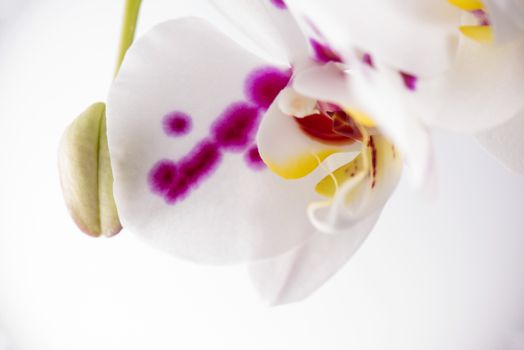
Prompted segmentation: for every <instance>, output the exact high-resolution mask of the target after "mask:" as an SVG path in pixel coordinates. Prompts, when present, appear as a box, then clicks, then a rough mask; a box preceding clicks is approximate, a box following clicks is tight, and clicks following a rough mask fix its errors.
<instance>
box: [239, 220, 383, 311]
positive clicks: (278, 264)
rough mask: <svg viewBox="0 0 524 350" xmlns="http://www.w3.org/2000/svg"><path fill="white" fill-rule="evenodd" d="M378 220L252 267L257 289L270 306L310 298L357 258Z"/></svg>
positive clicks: (323, 236) (317, 239)
mask: <svg viewBox="0 0 524 350" xmlns="http://www.w3.org/2000/svg"><path fill="white" fill-rule="evenodd" d="M377 218H378V215H374V216H370V217H367V218H365V219H364V220H362V221H360V222H358V223H356V224H355V226H353V227H352V228H351V229H350V230H348V231H347V232H345V233H343V234H339V235H326V234H323V233H317V234H315V235H313V236H312V237H311V238H309V239H308V240H307V241H305V242H304V243H303V244H301V245H300V246H297V247H295V248H293V249H292V250H290V251H289V252H286V253H285V254H283V255H280V256H277V257H274V258H271V259H267V260H262V261H258V262H256V263H253V264H251V265H250V270H249V271H250V275H251V279H252V281H253V284H254V287H255V288H256V289H257V291H258V292H259V293H260V295H261V297H262V298H263V299H264V300H265V301H266V302H267V303H268V304H270V305H278V304H286V303H291V302H296V301H300V300H301V299H304V298H306V297H308V296H309V295H311V294H312V293H313V292H314V291H316V290H317V289H318V288H319V287H321V286H322V285H323V284H324V283H325V282H326V281H327V280H329V278H330V277H332V276H333V275H334V274H335V273H336V272H337V271H338V270H339V269H340V268H341V267H342V266H343V265H344V264H345V263H346V262H347V260H348V259H349V258H351V257H352V256H353V254H354V253H355V252H356V251H357V250H358V248H359V247H360V246H361V244H362V243H363V241H364V240H365V238H366V237H367V236H368V234H369V232H370V231H371V230H372V228H373V226H374V225H375V222H376V221H377Z"/></svg>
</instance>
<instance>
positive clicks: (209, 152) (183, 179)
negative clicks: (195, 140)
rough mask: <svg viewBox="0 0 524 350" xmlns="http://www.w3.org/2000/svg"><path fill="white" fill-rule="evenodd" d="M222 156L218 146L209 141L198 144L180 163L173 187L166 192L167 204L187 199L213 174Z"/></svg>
mask: <svg viewBox="0 0 524 350" xmlns="http://www.w3.org/2000/svg"><path fill="white" fill-rule="evenodd" d="M221 156H222V154H221V153H220V149H219V148H218V146H217V145H216V144H215V143H214V142H212V141H208V140H204V141H202V142H201V143H200V144H198V145H197V146H196V147H195V148H194V149H193V151H192V152H191V154H189V155H188V156H186V157H184V158H182V160H181V161H180V162H179V163H178V173H177V176H176V178H175V179H174V181H173V182H172V183H171V186H170V187H169V189H168V190H167V191H165V192H164V193H165V200H166V202H168V203H170V204H173V203H175V202H177V201H178V200H180V199H183V198H185V196H186V195H187V194H188V193H189V191H190V190H191V189H195V188H196V187H198V185H199V184H200V182H201V181H202V180H203V179H204V178H205V177H206V176H208V175H210V174H211V172H213V171H214V170H215V168H216V166H217V165H218V163H219V162H220V159H221Z"/></svg>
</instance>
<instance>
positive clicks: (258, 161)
mask: <svg viewBox="0 0 524 350" xmlns="http://www.w3.org/2000/svg"><path fill="white" fill-rule="evenodd" d="M244 157H245V160H246V162H247V165H248V166H249V167H250V168H252V169H253V170H262V169H265V168H266V164H265V163H264V161H263V160H262V157H260V153H259V152H258V147H257V146H256V145H253V146H251V147H250V148H249V149H248V150H247V152H246V154H245V155H244Z"/></svg>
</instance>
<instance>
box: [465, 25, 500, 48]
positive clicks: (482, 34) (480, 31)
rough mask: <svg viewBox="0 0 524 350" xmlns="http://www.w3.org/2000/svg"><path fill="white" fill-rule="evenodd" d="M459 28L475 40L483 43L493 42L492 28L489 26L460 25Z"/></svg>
mask: <svg viewBox="0 0 524 350" xmlns="http://www.w3.org/2000/svg"><path fill="white" fill-rule="evenodd" d="M459 30H460V31H461V32H462V34H464V35H465V36H467V37H468V38H470V39H472V40H475V41H476V42H479V43H485V44H489V43H492V42H493V30H492V29H491V27H490V26H460V27H459Z"/></svg>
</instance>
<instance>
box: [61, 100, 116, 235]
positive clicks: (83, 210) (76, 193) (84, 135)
mask: <svg viewBox="0 0 524 350" xmlns="http://www.w3.org/2000/svg"><path fill="white" fill-rule="evenodd" d="M58 168H59V172H60V182H61V185H62V191H63V194H64V199H65V202H66V205H67V207H68V209H69V212H70V214H71V216H72V218H73V220H74V221H75V223H76V224H77V226H78V227H79V228H80V229H81V230H82V231H83V232H85V233H87V234H88V235H90V236H94V237H98V236H101V235H104V236H108V237H109V236H113V235H115V234H117V233H118V232H120V230H121V229H122V226H121V224H120V221H119V219H118V212H117V209H116V204H115V200H114V197H113V172H112V170H111V161H110V158H109V148H108V144H107V129H106V117H105V104H104V103H94V104H93V105H91V106H90V107H88V108H87V109H86V110H85V111H84V112H83V113H82V114H80V115H79V116H78V117H77V118H76V119H75V121H74V122H73V123H72V124H71V125H70V126H69V127H68V128H67V129H66V131H65V132H64V135H63V136H62V140H61V141H60V146H59V150H58Z"/></svg>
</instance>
